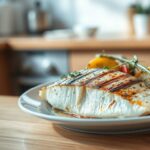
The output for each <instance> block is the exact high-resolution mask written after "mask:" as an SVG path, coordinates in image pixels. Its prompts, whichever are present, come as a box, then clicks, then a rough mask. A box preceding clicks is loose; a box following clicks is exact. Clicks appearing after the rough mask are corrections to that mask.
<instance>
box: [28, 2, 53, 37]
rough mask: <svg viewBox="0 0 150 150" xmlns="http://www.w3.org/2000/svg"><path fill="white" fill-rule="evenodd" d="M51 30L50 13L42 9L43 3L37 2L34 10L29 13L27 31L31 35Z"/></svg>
mask: <svg viewBox="0 0 150 150" xmlns="http://www.w3.org/2000/svg"><path fill="white" fill-rule="evenodd" d="M49 28H50V24H49V18H48V13H47V11H46V10H43V9H42V7H41V2H40V1H36V2H35V4H34V8H33V9H31V10H29V11H28V12H27V30H28V32H29V33H33V34H40V33H43V32H44V31H46V30H48V29H49Z"/></svg>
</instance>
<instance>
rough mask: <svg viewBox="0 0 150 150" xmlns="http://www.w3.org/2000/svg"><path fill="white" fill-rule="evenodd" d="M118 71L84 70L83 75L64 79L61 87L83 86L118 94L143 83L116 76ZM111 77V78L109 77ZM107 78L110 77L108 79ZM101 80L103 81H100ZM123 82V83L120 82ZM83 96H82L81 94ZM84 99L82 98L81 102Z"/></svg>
mask: <svg viewBox="0 0 150 150" xmlns="http://www.w3.org/2000/svg"><path fill="white" fill-rule="evenodd" d="M116 72H117V71H116V70H107V71H106V70H105V71H103V70H99V69H94V70H93V69H91V70H90V71H89V70H82V71H81V75H79V76H77V77H74V78H69V79H64V80H62V82H60V83H59V84H60V85H64V84H65V85H67V84H68V85H69V84H70V85H81V86H87V87H93V88H97V89H102V90H107V91H109V92H116V91H119V90H121V89H125V88H128V87H130V86H132V85H134V84H137V83H139V82H141V80H137V79H135V78H133V77H132V76H130V75H128V74H125V73H121V72H120V73H119V74H117V75H116ZM109 75H110V76H109ZM106 76H108V78H107V79H105V78H106ZM99 79H102V80H101V81H99ZM120 81H121V82H120ZM81 95H82V94H81ZM81 99H82V98H80V100H79V102H80V101H81Z"/></svg>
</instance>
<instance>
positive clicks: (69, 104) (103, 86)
mask: <svg viewBox="0 0 150 150" xmlns="http://www.w3.org/2000/svg"><path fill="white" fill-rule="evenodd" d="M79 72H80V74H79V75H77V76H75V77H67V78H64V79H61V80H60V81H58V82H55V83H54V84H52V85H49V86H47V87H44V88H42V89H41V90H40V92H39V95H40V96H41V97H42V98H43V99H45V100H47V101H48V103H49V104H50V105H51V106H52V107H53V108H56V109H60V110H62V111H64V112H66V113H68V114H75V115H76V116H79V117H96V118H112V117H131V116H141V115H148V114H150V89H149V88H147V87H146V85H145V84H144V82H143V81H141V80H139V79H137V78H135V77H134V76H131V75H129V74H126V73H123V72H120V71H115V70H106V69H85V70H81V71H79Z"/></svg>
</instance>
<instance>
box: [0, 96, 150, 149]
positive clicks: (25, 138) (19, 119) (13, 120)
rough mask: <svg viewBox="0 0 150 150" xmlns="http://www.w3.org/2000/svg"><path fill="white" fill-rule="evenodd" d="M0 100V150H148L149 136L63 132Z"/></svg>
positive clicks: (13, 100)
mask: <svg viewBox="0 0 150 150" xmlns="http://www.w3.org/2000/svg"><path fill="white" fill-rule="evenodd" d="M17 100H18V98H17V97H5V96H1V97H0V150H149V149H150V134H145V135H144V134H143V135H142V134H141V135H92V134H81V133H75V132H72V131H68V130H65V129H63V128H61V127H60V126H58V125H54V124H52V123H51V122H49V121H46V120H42V119H40V118H36V117H33V116H31V115H29V114H26V113H24V112H22V111H21V110H20V109H19V108H18V106H17Z"/></svg>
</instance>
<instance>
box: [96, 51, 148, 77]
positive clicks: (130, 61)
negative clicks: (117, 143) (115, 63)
mask: <svg viewBox="0 0 150 150" xmlns="http://www.w3.org/2000/svg"><path fill="white" fill-rule="evenodd" d="M97 56H98V57H108V58H111V59H116V60H119V61H120V62H123V63H127V64H129V65H130V66H131V67H132V69H135V68H138V69H140V70H142V71H143V72H146V73H148V74H150V70H149V69H148V68H146V67H145V66H143V65H141V64H139V63H138V58H137V56H136V55H134V56H133V58H132V59H126V58H123V57H119V56H112V55H107V54H99V55H97Z"/></svg>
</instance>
